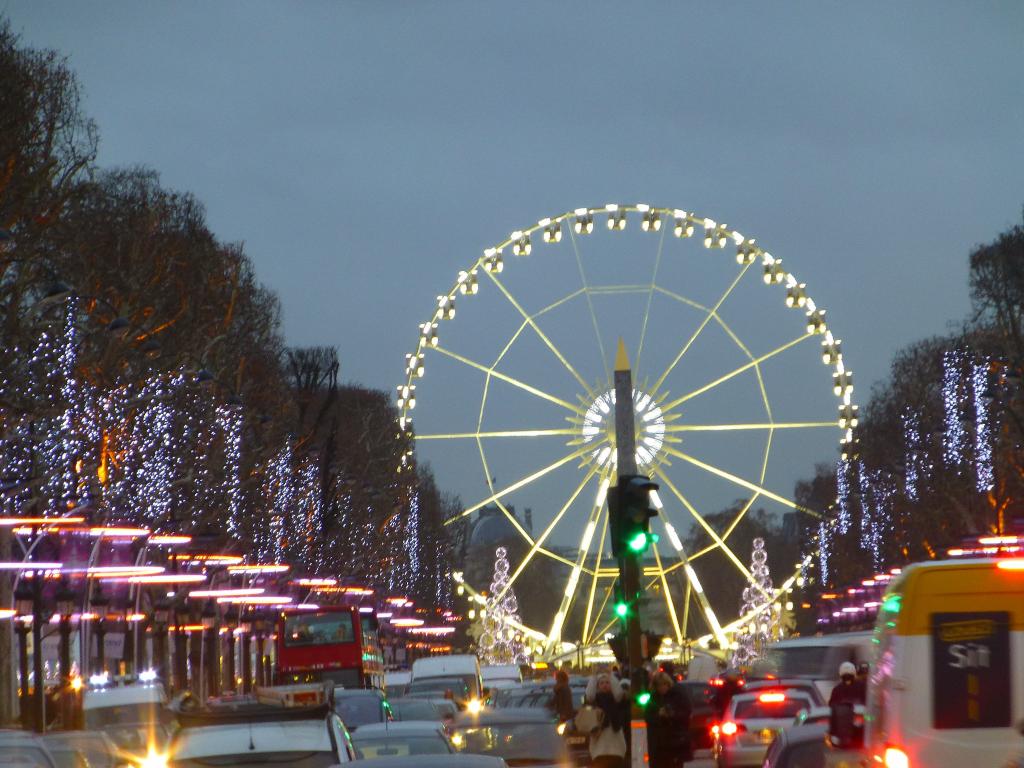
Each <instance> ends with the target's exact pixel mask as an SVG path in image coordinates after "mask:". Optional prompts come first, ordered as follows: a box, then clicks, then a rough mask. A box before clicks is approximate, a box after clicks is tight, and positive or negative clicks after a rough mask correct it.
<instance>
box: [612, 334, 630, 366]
mask: <svg viewBox="0 0 1024 768" xmlns="http://www.w3.org/2000/svg"><path fill="white" fill-rule="evenodd" d="M615 370H616V371H628V370H629V355H627V354H626V343H625V342H624V341H623V340H622V338H621V337H620V338H619V351H618V352H616V353H615Z"/></svg>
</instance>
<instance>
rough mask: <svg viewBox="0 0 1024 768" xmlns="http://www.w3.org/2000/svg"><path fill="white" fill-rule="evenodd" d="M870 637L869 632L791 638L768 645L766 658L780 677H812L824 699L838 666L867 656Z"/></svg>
mask: <svg viewBox="0 0 1024 768" xmlns="http://www.w3.org/2000/svg"><path fill="white" fill-rule="evenodd" d="M871 637H872V633H871V632H840V633H837V634H834V635H821V636H815V637H793V638H790V639H789V640H780V641H779V642H777V643H772V644H771V645H770V646H768V660H769V662H770V663H771V665H772V666H773V667H774V671H775V674H777V675H778V676H779V677H780V678H791V677H801V678H805V679H808V680H813V681H814V684H815V686H817V688H818V690H819V691H821V695H822V697H823V698H824V699H825V701H828V697H829V696H830V695H831V694H832V689H833V688H835V686H836V683H838V682H839V665H840V664H842V663H843V662H844V661H852V662H853V664H854V666H859V665H860V664H861V663H862V662H866V661H868V660H869V659H870V658H871V653H872V643H871Z"/></svg>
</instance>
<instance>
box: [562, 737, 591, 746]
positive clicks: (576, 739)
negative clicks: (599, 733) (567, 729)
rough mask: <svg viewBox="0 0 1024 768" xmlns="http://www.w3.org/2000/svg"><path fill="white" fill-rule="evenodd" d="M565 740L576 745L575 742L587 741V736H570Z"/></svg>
mask: <svg viewBox="0 0 1024 768" xmlns="http://www.w3.org/2000/svg"><path fill="white" fill-rule="evenodd" d="M566 741H567V742H568V743H569V744H573V745H576V744H586V743H587V737H586V736H570V737H569V738H568V739H566Z"/></svg>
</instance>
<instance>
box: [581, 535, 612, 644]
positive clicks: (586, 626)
mask: <svg viewBox="0 0 1024 768" xmlns="http://www.w3.org/2000/svg"><path fill="white" fill-rule="evenodd" d="M603 519H604V523H603V525H602V526H601V539H600V541H599V542H598V544H597V550H596V551H595V552H594V570H593V573H592V576H591V579H590V593H589V595H588V596H587V613H586V616H585V617H584V618H583V644H584V645H586V644H587V643H588V642H589V641H590V619H591V617H592V616H593V613H594V598H595V597H596V595H597V580H598V573H597V572H598V571H599V570H600V568H601V558H602V557H603V556H604V544H605V539H606V538H607V536H608V515H604V516H603ZM607 600H608V596H607V594H606V595H605V602H607ZM603 610H604V605H602V606H601V608H600V610H598V612H597V615H598V616H600V615H601V611H603Z"/></svg>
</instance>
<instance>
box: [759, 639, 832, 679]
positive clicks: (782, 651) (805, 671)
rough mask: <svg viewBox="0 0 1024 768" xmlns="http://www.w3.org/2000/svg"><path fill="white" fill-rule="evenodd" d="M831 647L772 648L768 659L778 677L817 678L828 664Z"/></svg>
mask: <svg viewBox="0 0 1024 768" xmlns="http://www.w3.org/2000/svg"><path fill="white" fill-rule="evenodd" d="M832 648H833V646H831V645H790V646H786V647H783V648H772V649H770V650H769V651H768V659H769V661H770V662H771V663H772V664H773V665H774V667H775V669H777V670H778V672H779V677H818V676H820V675H821V674H822V670H824V669H825V667H826V666H827V662H828V656H829V652H830V651H831V650H832Z"/></svg>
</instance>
